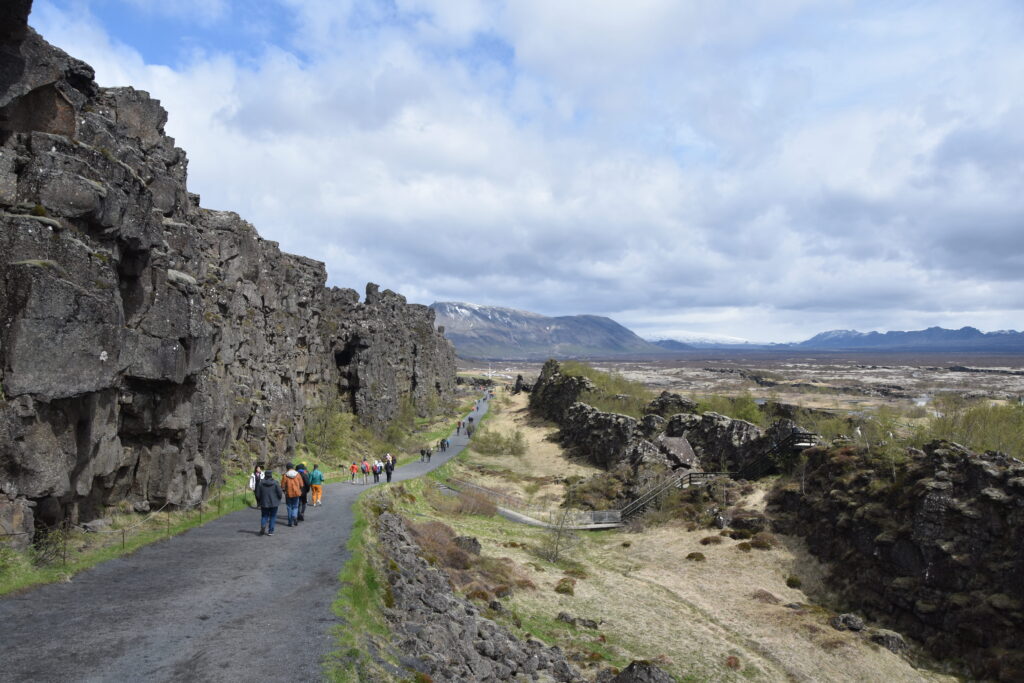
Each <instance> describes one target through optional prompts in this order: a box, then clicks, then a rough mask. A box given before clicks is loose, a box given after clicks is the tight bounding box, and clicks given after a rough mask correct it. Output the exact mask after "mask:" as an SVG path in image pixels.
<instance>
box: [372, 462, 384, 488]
mask: <svg viewBox="0 0 1024 683" xmlns="http://www.w3.org/2000/svg"><path fill="white" fill-rule="evenodd" d="M370 469H372V470H373V483H374V484H379V483H380V473H381V472H383V471H384V463H382V462H381V461H380V458H377V459H376V460H374V461H373V463H372V464H371V465H370Z"/></svg>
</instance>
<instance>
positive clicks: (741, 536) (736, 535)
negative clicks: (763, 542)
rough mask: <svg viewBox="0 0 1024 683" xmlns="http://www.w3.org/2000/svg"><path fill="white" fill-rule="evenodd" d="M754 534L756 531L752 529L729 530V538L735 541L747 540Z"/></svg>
mask: <svg viewBox="0 0 1024 683" xmlns="http://www.w3.org/2000/svg"><path fill="white" fill-rule="evenodd" d="M753 535H754V532H753V531H751V530H750V529H733V530H731V531H730V532H729V538H731V539H732V540H734V541H745V540H747V539H748V538H750V537H752V536H753Z"/></svg>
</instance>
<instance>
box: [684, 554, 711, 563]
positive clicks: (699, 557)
mask: <svg viewBox="0 0 1024 683" xmlns="http://www.w3.org/2000/svg"><path fill="white" fill-rule="evenodd" d="M686 559H688V560H690V561H691V562H703V561H704V560H706V559H708V558H706V557H704V553H690V554H689V555H687V556H686Z"/></svg>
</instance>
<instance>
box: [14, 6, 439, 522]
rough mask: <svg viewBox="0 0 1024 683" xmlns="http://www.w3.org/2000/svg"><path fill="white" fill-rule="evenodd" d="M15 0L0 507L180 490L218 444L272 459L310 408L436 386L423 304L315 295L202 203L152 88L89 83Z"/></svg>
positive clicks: (234, 222)
mask: <svg viewBox="0 0 1024 683" xmlns="http://www.w3.org/2000/svg"><path fill="white" fill-rule="evenodd" d="M28 6H29V3H27V2H14V3H8V4H5V6H4V9H3V10H2V11H0V18H3V21H0V26H3V29H2V30H0V34H2V35H0V38H3V40H4V42H3V44H2V46H0V79H2V81H0V361H2V362H0V386H2V390H3V391H2V395H0V494H2V498H0V499H5V500H6V501H8V502H9V503H10V505H8V507H10V506H12V505H16V506H20V507H21V509H24V508H26V506H27V507H31V505H30V503H31V504H34V505H35V511H34V515H35V516H36V517H37V518H38V519H40V520H41V521H42V522H45V523H53V522H56V521H58V520H60V519H63V518H65V517H69V518H71V519H72V520H75V521H77V520H79V519H81V520H87V519H89V518H91V516H94V515H95V513H96V511H97V510H98V509H99V508H100V506H102V505H105V504H109V503H111V502H114V501H117V500H121V499H126V498H127V499H130V500H133V501H136V502H148V503H150V504H153V505H162V504H164V503H171V504H182V503H188V502H192V501H196V500H198V499H199V498H200V497H201V496H203V494H204V491H205V489H206V487H207V486H208V485H209V484H210V483H211V482H213V481H214V480H215V479H216V478H217V477H218V476H219V472H220V466H221V459H222V458H223V457H224V456H225V455H227V454H229V453H230V454H233V455H235V456H236V457H240V458H242V459H244V460H247V461H248V460H255V459H261V460H265V461H270V462H274V461H278V460H281V459H284V458H287V454H289V453H291V452H292V451H293V449H294V447H295V445H296V443H297V442H299V441H301V440H302V438H303V433H304V428H305V422H304V416H305V414H306V412H307V409H308V408H309V407H311V406H315V405H317V404H321V403H323V402H327V401H332V402H339V403H340V404H341V405H343V406H346V407H347V408H348V409H349V410H351V411H352V412H354V413H355V414H356V415H357V416H358V417H359V418H360V420H362V421H363V422H364V423H368V424H375V423H376V424H382V423H384V422H386V421H388V420H389V419H390V418H392V417H393V416H394V415H395V414H396V413H397V412H398V411H399V409H400V407H401V404H402V402H403V401H406V400H409V401H411V402H412V404H413V405H414V406H415V408H416V410H417V412H419V413H420V414H425V413H426V412H428V411H429V410H430V409H432V408H433V407H436V406H437V405H438V404H440V403H442V402H446V401H448V400H450V398H451V393H452V390H453V380H454V353H453V350H452V348H451V345H450V344H449V343H448V342H447V341H446V340H445V339H444V337H443V333H440V332H437V331H435V330H434V316H433V312H432V311H431V310H430V309H429V308H427V307H426V306H417V305H410V304H407V303H406V301H405V299H404V298H403V297H401V296H400V295H398V294H395V293H393V292H390V291H383V292H382V291H379V290H378V288H377V286H376V285H368V286H367V290H366V297H365V299H364V301H362V302H360V301H359V296H358V294H357V293H356V292H355V291H353V290H342V289H326V288H325V287H324V284H325V282H326V272H325V270H324V266H323V264H321V263H318V262H316V261H313V260H310V259H306V258H302V257H299V256H292V255H289V254H285V253H282V252H281V251H280V250H279V249H278V247H277V244H276V243H274V242H271V241H267V240H264V239H262V238H260V236H259V235H258V234H257V233H256V231H255V230H254V229H253V227H252V226H251V225H249V224H248V223H246V222H245V221H243V220H242V219H240V218H239V217H238V216H237V215H236V214H234V213H229V212H222V211H210V210H207V209H203V208H201V207H200V206H199V198H198V196H196V195H193V194H190V193H189V192H188V191H187V188H186V184H185V180H186V166H187V159H186V157H185V153H184V152H183V151H182V150H180V149H178V148H176V147H175V146H174V141H173V140H172V139H171V138H169V137H167V136H166V135H165V134H164V132H163V125H164V122H165V120H166V113H165V112H164V110H163V109H162V108H161V107H160V104H159V102H157V101H156V100H153V99H151V98H150V97H149V96H148V95H147V94H146V93H144V92H140V91H136V90H134V89H132V88H99V87H98V86H97V85H96V84H95V82H94V81H93V71H92V69H91V68H90V67H89V66H88V65H86V64H84V63H83V62H80V61H78V60H75V59H73V58H71V57H68V56H67V55H66V54H64V53H63V52H62V51H60V50H59V49H57V48H54V47H52V46H50V45H49V44H47V43H46V42H45V41H44V40H43V39H42V38H41V37H40V36H39V35H38V34H36V33H35V32H34V31H33V30H32V29H31V28H28V27H26V26H25V24H24V20H25V17H26V16H27V13H28ZM19 8H20V9H19ZM9 15H10V16H9ZM8 18H10V19H12V20H13V22H14V23H11V22H9V21H7V19H8ZM5 505H7V504H6V503H5ZM3 515H4V513H3V512H2V511H0V518H2V516H3ZM24 517H25V515H22V518H24ZM32 517H33V513H32V511H31V510H29V514H28V515H27V518H28V521H27V522H23V523H22V524H23V526H24V525H26V524H27V526H28V527H29V528H30V527H31V526H32Z"/></svg>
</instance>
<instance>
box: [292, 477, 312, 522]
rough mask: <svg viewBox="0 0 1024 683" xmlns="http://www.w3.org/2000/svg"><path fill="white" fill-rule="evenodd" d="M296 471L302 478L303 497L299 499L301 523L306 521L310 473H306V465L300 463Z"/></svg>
mask: <svg viewBox="0 0 1024 683" xmlns="http://www.w3.org/2000/svg"><path fill="white" fill-rule="evenodd" d="M295 471H296V472H298V473H299V476H300V477H302V495H301V496H300V497H299V518H298V519H299V521H300V522H301V521H303V520H305V519H306V505H307V504H308V501H309V472H307V471H306V463H304V462H300V463H299V464H298V465H296V466H295Z"/></svg>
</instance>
